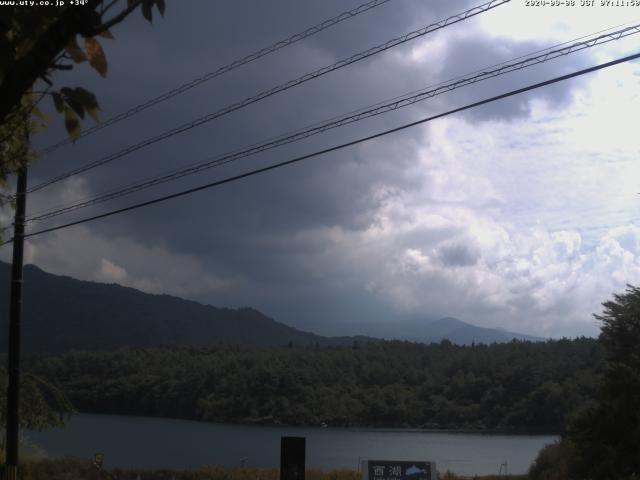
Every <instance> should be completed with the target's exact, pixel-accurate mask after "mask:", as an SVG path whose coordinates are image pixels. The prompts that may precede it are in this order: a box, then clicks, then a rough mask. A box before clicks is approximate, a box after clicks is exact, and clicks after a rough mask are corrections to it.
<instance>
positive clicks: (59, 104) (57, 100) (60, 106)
mask: <svg viewBox="0 0 640 480" xmlns="http://www.w3.org/2000/svg"><path fill="white" fill-rule="evenodd" d="M51 97H52V98H53V105H54V106H55V107H56V110H57V111H58V112H59V113H62V111H63V110H64V100H63V99H62V95H60V94H59V93H58V92H51Z"/></svg>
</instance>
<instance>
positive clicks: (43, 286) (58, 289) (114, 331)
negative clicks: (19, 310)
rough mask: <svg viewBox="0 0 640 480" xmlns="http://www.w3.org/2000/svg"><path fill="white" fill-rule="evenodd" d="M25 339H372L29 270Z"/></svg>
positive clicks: (2, 267)
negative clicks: (318, 332) (314, 330)
mask: <svg viewBox="0 0 640 480" xmlns="http://www.w3.org/2000/svg"><path fill="white" fill-rule="evenodd" d="M9 278H10V266H9V265H8V264H6V263H0V289H1V292H0V312H2V317H1V318H0V349H1V350H5V349H6V343H7V340H6V337H7V330H8V329H7V321H8V300H9V294H8V290H9V289H8V286H9ZM24 280H25V288H24V306H23V312H24V317H23V322H22V344H23V348H24V349H25V350H26V351H34V352H60V351H66V350H70V349H87V350H107V349H114V348H119V347H122V346H132V347H143V346H151V345H166V344H183V345H210V344H214V343H230V344H241V345H261V346H270V345H285V344H288V343H289V342H293V344H295V345H314V344H315V343H318V344H320V345H350V344H352V343H353V341H354V339H358V340H360V341H367V340H370V339H367V338H366V337H335V338H329V337H323V336H320V335H315V334H313V333H309V332H303V331H300V330H297V329H295V328H292V327H289V326H287V325H285V324H283V323H280V322H277V321H275V320H273V319H271V318H269V317H267V316H265V315H264V314H262V313H260V312H259V311H257V310H255V309H252V308H241V309H238V310H234V309H227V308H216V307H212V306H209V305H202V304H200V303H197V302H193V301H189V300H184V299H181V298H177V297H174V296H170V295H151V294H148V293H144V292H141V291H138V290H135V289H133V288H127V287H122V286H120V285H115V284H102V283H95V282H86V281H81V280H76V279H73V278H70V277H65V276H58V275H52V274H49V273H47V272H44V271H43V270H41V269H39V268H38V267H35V266H33V265H27V266H26V267H25V271H24Z"/></svg>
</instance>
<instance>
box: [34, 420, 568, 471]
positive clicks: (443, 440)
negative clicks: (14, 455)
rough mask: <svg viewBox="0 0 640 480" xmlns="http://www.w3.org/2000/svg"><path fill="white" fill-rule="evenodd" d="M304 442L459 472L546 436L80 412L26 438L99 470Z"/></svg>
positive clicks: (318, 457)
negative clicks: (96, 461)
mask: <svg viewBox="0 0 640 480" xmlns="http://www.w3.org/2000/svg"><path fill="white" fill-rule="evenodd" d="M281 436H304V437H306V439H307V460H306V461H307V466H308V467H320V468H324V469H330V468H342V467H346V468H352V469H356V468H357V465H358V458H375V459H389V460H403V459H405V460H431V461H435V462H436V465H437V468H438V470H440V471H445V470H447V469H449V470H451V471H453V472H455V473H458V474H462V475H473V474H479V475H482V474H491V473H497V472H498V470H499V468H500V464H502V463H504V462H505V461H506V462H507V464H508V468H509V473H523V472H525V471H526V470H527V469H528V467H529V465H530V464H531V462H532V461H533V459H534V458H535V457H536V455H537V453H538V452H539V451H540V449H541V448H542V447H543V446H544V445H546V444H548V443H552V442H553V441H554V440H555V439H556V438H557V437H555V436H552V435H482V434H467V433H440V432H424V431H407V430H381V429H337V428H336V429H333V428H305V427H265V426H259V427H257V426H243V425H226V424H219V423H203V422H191V421H185V420H170V419H161V418H146V417H124V416H116V415H78V416H75V417H73V418H72V419H71V420H70V421H69V422H68V424H67V426H66V427H65V428H64V429H58V430H51V431H47V432H32V433H30V434H29V438H30V440H31V441H32V442H34V443H35V444H37V445H38V446H40V447H42V448H43V449H44V450H45V451H46V452H47V453H49V454H50V455H52V456H62V455H73V456H78V457H84V458H89V459H92V458H93V455H94V453H96V452H101V453H103V454H104V459H105V467H139V468H180V469H182V468H195V467H198V466H200V465H204V464H220V465H226V466H239V465H240V464H241V458H243V457H246V460H245V465H247V466H255V467H277V466H278V465H279V461H280V437H281Z"/></svg>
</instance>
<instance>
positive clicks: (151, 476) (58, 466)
mask: <svg viewBox="0 0 640 480" xmlns="http://www.w3.org/2000/svg"><path fill="white" fill-rule="evenodd" d="M19 478H20V480H279V479H280V472H279V470H278V469H277V468H254V467H235V468H226V467H222V466H219V465H205V466H202V467H200V468H198V469H194V470H138V469H126V470H125V469H118V468H114V469H105V470H101V471H100V470H98V469H97V468H96V467H95V466H94V465H93V463H92V462H90V461H88V460H82V459H78V458H56V459H49V458H43V459H37V460H30V461H27V462H25V463H23V464H21V466H20V469H19ZM504 478H505V477H504V476H497V475H489V476H483V477H461V476H456V475H454V474H452V473H450V472H446V473H444V474H441V475H440V479H441V480H468V479H477V480H502V479H504ZM508 478H510V479H511V480H526V479H527V478H528V477H527V476H526V475H514V476H511V475H510V476H509V477H508ZM306 480H361V476H360V473H358V472H357V471H355V470H347V469H340V470H320V469H314V468H312V469H307V471H306Z"/></svg>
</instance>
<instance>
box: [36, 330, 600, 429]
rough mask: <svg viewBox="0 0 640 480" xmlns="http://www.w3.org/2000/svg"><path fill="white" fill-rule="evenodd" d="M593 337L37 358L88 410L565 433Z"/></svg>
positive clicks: (586, 387)
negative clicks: (493, 342)
mask: <svg viewBox="0 0 640 480" xmlns="http://www.w3.org/2000/svg"><path fill="white" fill-rule="evenodd" d="M601 357H602V353H601V347H600V346H599V345H598V343H597V342H596V341H595V340H592V339H586V338H582V339H576V340H559V341H548V342H540V343H529V342H516V341H514V342H511V343H506V344H493V345H490V346H487V345H475V346H466V347H465V346H456V345H452V344H451V343H450V342H448V341H443V342H441V343H439V344H431V345H423V344H414V343H408V342H383V343H379V344H370V345H362V346H359V345H357V344H356V345H353V346H352V347H323V348H308V347H305V348H297V347H295V346H293V347H291V346H290V347H283V348H248V347H235V346H233V347H232V346H221V347H212V348H194V347H157V348H149V349H122V350H119V351H115V352H71V353H67V354H62V355H59V356H51V357H28V358H27V359H26V365H25V367H26V368H27V369H28V370H29V371H31V372H33V373H34V374H36V375H38V376H40V377H42V378H46V379H48V380H49V381H52V382H55V383H56V384H58V385H59V386H60V387H61V388H62V390H63V391H64V392H65V393H66V394H67V395H68V397H69V399H70V400H71V402H72V403H73V404H74V406H75V407H76V408H77V409H78V410H79V411H81V412H94V413H112V414H131V415H148V416H162V417H175V418H185V419H198V420H207V421H219V422H244V423H283V424H292V425H319V424H320V423H322V422H326V423H328V424H329V425H332V426H337V425H340V426H377V427H420V428H447V429H480V430H519V431H525V430H526V431H549V432H557V431H560V430H561V428H562V424H563V421H564V419H565V416H566V415H567V414H568V412H570V411H571V410H572V409H573V408H575V407H576V406H578V405H580V404H583V403H584V402H585V401H586V400H587V399H589V398H590V397H591V396H592V395H593V392H594V389H595V388H596V387H595V386H596V384H597V382H598V377H599V375H600V374H599V371H598V368H599V365H600V363H601Z"/></svg>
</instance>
